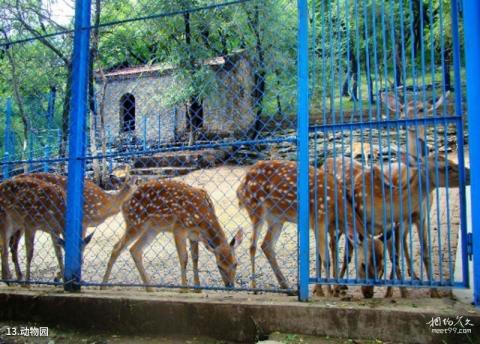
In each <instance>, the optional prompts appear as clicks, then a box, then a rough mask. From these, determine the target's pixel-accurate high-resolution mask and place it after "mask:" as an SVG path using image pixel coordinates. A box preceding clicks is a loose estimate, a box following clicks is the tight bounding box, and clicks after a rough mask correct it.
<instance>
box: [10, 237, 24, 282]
mask: <svg viewBox="0 0 480 344" xmlns="http://www.w3.org/2000/svg"><path fill="white" fill-rule="evenodd" d="M22 234H23V233H22V231H21V230H18V231H16V232H15V233H14V234H13V235H12V237H11V238H10V252H11V253H12V261H13V264H14V265H15V273H16V275H17V280H19V281H21V280H22V279H23V274H22V270H21V269H20V263H19V260H18V245H19V243H20V238H21V237H22Z"/></svg>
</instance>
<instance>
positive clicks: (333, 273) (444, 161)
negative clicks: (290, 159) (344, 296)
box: [299, 1, 471, 297]
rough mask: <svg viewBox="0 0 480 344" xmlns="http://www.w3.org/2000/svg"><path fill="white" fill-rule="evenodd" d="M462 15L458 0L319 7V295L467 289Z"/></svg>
mask: <svg viewBox="0 0 480 344" xmlns="http://www.w3.org/2000/svg"><path fill="white" fill-rule="evenodd" d="M459 13H461V15H460V17H462V16H463V12H462V8H461V6H459V3H458V2H457V1H448V2H445V1H439V2H432V1H430V2H422V1H420V2H417V1H400V2H390V1H336V2H335V1H334V2H325V1H313V2H312V4H311V7H310V15H309V19H310V21H309V24H310V25H309V27H310V36H309V37H310V42H311V46H310V50H309V52H310V60H309V61H310V69H309V72H310V83H309V88H310V111H309V112H310V121H309V122H310V123H311V125H310V127H309V139H310V144H309V146H303V148H304V150H305V155H304V156H303V159H304V160H303V161H305V162H306V161H308V155H307V151H308V150H309V152H310V162H311V163H312V164H313V166H314V170H313V171H312V170H311V171H310V187H311V188H312V179H313V180H314V182H313V186H314V187H313V190H312V189H310V195H309V197H308V194H307V193H305V195H304V197H306V198H305V200H304V202H303V203H305V204H306V203H307V200H308V199H309V198H310V214H311V216H310V221H311V222H310V225H311V226H312V229H313V232H314V236H312V235H310V247H311V249H310V255H309V257H307V256H306V255H305V256H303V258H304V259H308V258H310V267H309V274H308V276H309V278H308V281H309V283H311V284H318V285H317V286H315V289H314V292H317V293H319V294H323V291H322V290H321V285H323V284H325V285H330V284H332V285H334V288H333V291H332V292H333V293H334V294H339V293H342V292H344V289H345V288H344V287H343V286H344V285H361V286H362V288H361V291H362V294H363V295H364V296H365V297H371V296H373V287H374V286H379V287H382V286H384V287H387V290H386V295H390V296H391V295H393V294H392V292H393V290H392V288H391V287H394V286H395V287H400V292H401V295H402V296H405V295H407V290H406V289H405V287H429V288H431V289H430V293H431V294H432V296H438V295H439V294H441V291H440V292H439V290H437V288H441V287H469V282H468V281H469V276H468V255H469V252H470V253H471V246H470V245H471V242H470V235H469V234H467V231H466V217H465V216H466V213H465V211H466V210H465V197H466V196H465V185H470V170H469V169H468V168H465V157H464V146H465V137H467V136H466V135H467V134H466V130H465V129H464V115H463V114H464V95H465V88H466V84H465V81H464V80H463V76H462V74H463V73H462V71H463V70H464V66H463V64H462V50H463V49H462V48H463V43H462V39H463V37H462V35H461V34H460V33H461V32H463V23H462V22H460V23H459V20H458V18H459ZM435 32H437V34H435ZM299 135H300V132H299ZM304 137H306V135H304ZM299 157H300V154H299ZM307 214H308V213H307V211H306V212H305V213H304V216H308V215H307ZM352 214H355V215H352ZM306 227H307V226H305V228H306ZM304 237H305V238H304V240H306V241H308V239H309V234H307V233H306V232H304ZM457 249H458V250H461V254H460V255H459V256H457V255H456V251H457ZM456 257H461V258H460V259H458V258H457V259H456ZM458 260H460V261H458ZM305 270H307V268H305ZM455 271H457V273H455ZM459 271H460V273H458V272H459ZM455 276H457V277H455ZM458 276H460V277H458ZM303 278H306V277H305V275H303ZM306 293H307V290H306V289H305V291H304V294H303V297H306V295H307V294H306Z"/></svg>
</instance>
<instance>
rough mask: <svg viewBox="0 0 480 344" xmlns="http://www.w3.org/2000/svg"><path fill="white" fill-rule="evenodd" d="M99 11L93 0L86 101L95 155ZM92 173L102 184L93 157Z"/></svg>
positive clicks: (97, 0)
mask: <svg viewBox="0 0 480 344" xmlns="http://www.w3.org/2000/svg"><path fill="white" fill-rule="evenodd" d="M100 11H101V5H100V0H95V16H94V26H93V28H92V40H91V45H90V52H89V54H90V61H89V69H88V103H89V107H90V149H91V154H92V155H94V156H95V155H97V136H96V130H97V127H98V126H97V120H96V119H98V112H97V107H96V104H95V73H94V66H95V60H96V59H97V56H98V41H99V37H98V36H99V30H98V25H99V24H100ZM100 137H101V138H103V139H105V136H104V135H100ZM101 144H102V145H103V142H101ZM102 164H106V161H105V159H102ZM92 165H93V175H94V180H95V182H96V183H97V184H99V185H102V186H104V176H103V173H101V168H100V167H101V166H100V162H99V161H98V159H93V161H92Z"/></svg>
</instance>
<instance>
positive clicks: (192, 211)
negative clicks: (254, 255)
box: [102, 179, 243, 291]
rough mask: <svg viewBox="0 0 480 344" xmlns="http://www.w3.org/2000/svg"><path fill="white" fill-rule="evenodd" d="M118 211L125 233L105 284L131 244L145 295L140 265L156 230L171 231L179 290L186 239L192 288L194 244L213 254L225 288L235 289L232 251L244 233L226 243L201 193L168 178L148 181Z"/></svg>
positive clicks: (184, 274) (196, 280)
mask: <svg viewBox="0 0 480 344" xmlns="http://www.w3.org/2000/svg"><path fill="white" fill-rule="evenodd" d="M122 212H123V216H124V218H125V223H126V229H125V233H124V234H123V236H122V237H121V238H120V240H119V241H118V242H117V243H116V244H115V246H114V248H113V251H112V254H111V256H110V259H109V261H108V264H107V269H106V272H105V275H104V277H103V283H104V284H106V283H107V282H108V279H109V277H110V274H111V271H112V268H113V265H114V264H115V262H116V260H117V258H118V256H119V255H120V253H121V252H122V251H123V250H124V249H125V248H126V247H127V246H128V245H129V244H131V243H133V242H134V241H135V243H134V244H133V246H131V248H130V253H131V255H132V258H133V260H134V262H135V265H136V267H137V270H138V272H139V273H140V277H141V278H142V281H143V283H144V284H145V285H146V286H147V287H146V289H147V291H152V288H151V287H149V285H150V284H151V283H150V278H149V277H148V275H147V272H146V271H145V268H144V266H143V251H144V249H145V248H146V247H147V246H148V245H149V244H150V243H151V242H152V241H153V240H154V239H155V237H156V236H157V235H158V234H159V233H160V232H170V233H172V234H173V237H174V240H175V245H176V248H177V253H178V258H179V260H180V268H181V279H182V281H181V283H182V286H183V287H186V286H187V272H186V267H187V260H188V254H187V248H186V240H187V239H189V241H190V250H191V255H192V261H193V275H194V285H195V287H197V288H198V287H199V286H200V277H199V273H198V254H199V252H198V248H199V247H198V243H199V242H202V243H203V244H204V245H205V247H206V248H207V249H208V250H209V251H210V252H212V253H213V254H214V255H215V258H216V262H217V266H218V270H219V272H220V276H221V278H222V280H223V282H224V284H225V286H226V287H227V288H230V287H233V286H234V283H235V275H236V270H237V259H236V257H235V248H236V247H238V245H240V243H241V241H242V238H243V232H242V230H239V231H238V232H237V233H236V235H235V236H234V238H233V239H232V240H231V242H230V243H228V241H227V237H226V236H225V233H224V231H223V229H222V227H221V225H220V223H219V221H218V218H217V215H216V214H215V208H214V206H213V203H212V200H211V199H210V197H209V195H208V194H207V192H206V191H205V190H203V189H200V188H195V187H192V186H190V185H188V184H185V183H182V182H178V181H173V180H166V179H165V180H159V181H156V180H155V181H150V182H147V183H145V184H143V185H140V186H139V187H138V189H137V190H136V191H135V192H134V193H133V195H132V196H131V197H130V198H129V199H128V200H127V201H126V202H125V203H124V204H123V206H122ZM102 288H104V287H102Z"/></svg>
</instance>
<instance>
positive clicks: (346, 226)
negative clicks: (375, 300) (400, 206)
mask: <svg viewBox="0 0 480 344" xmlns="http://www.w3.org/2000/svg"><path fill="white" fill-rule="evenodd" d="M308 183H309V190H310V227H311V228H312V229H314V228H315V224H318V228H319V230H318V239H317V253H318V255H319V259H320V262H323V265H324V268H325V270H326V271H327V275H328V274H329V264H328V257H329V253H328V248H327V247H326V233H325V232H326V230H327V226H328V231H329V233H330V237H331V238H332V235H333V236H334V235H335V230H336V221H338V224H339V227H338V229H339V231H341V232H342V233H346V235H347V238H348V240H349V241H350V242H351V243H352V244H353V243H355V244H357V243H358V244H360V246H361V247H363V245H368V246H367V247H368V248H370V247H372V246H371V245H370V238H369V237H367V238H364V237H363V236H362V232H363V231H362V230H361V229H362V228H363V226H362V222H361V220H360V218H359V217H358V216H357V214H356V213H355V211H354V210H353V209H352V208H351V204H350V202H346V203H345V207H344V204H343V203H344V202H343V200H344V196H345V195H344V194H343V191H342V190H341V189H337V190H336V195H335V184H336V181H335V177H334V176H333V175H332V174H329V173H324V171H323V170H317V171H315V169H314V168H313V167H310V170H309V182H308ZM237 198H238V201H239V206H240V208H245V209H246V210H247V212H248V216H249V217H250V220H251V222H252V225H253V233H252V237H251V245H250V260H251V267H252V284H251V287H252V288H256V279H255V254H256V250H257V242H258V239H259V234H260V233H259V232H260V229H261V227H262V225H263V223H264V222H266V223H267V234H266V235H265V237H264V239H263V243H262V246H261V247H262V250H263V252H264V253H265V256H266V257H267V259H268V262H269V263H270V266H271V267H272V269H273V272H274V273H275V276H276V278H277V281H278V283H279V284H280V287H281V288H283V289H288V284H287V281H286V279H285V277H284V275H283V274H282V272H281V270H280V267H279V266H278V263H277V259H276V255H275V244H276V242H277V240H278V238H279V237H280V234H281V231H282V227H283V224H284V223H285V222H292V223H296V222H297V165H296V163H295V162H290V161H275V160H272V161H260V162H257V163H256V164H255V165H253V166H252V167H251V168H250V169H249V170H248V171H247V173H246V175H245V177H244V178H243V180H242V181H241V183H240V186H239V187H238V189H237ZM316 201H317V202H316ZM315 205H316V206H317V207H316V208H315ZM315 222H317V223H315ZM354 226H356V227H354ZM354 228H356V231H355V230H354ZM335 244H336V243H335V241H334V240H330V250H332V265H333V266H334V271H333V276H334V278H335V277H336V267H337V263H336V255H335V254H333V252H335V249H336V248H335ZM379 244H380V245H381V242H379ZM375 247H376V246H375ZM364 252H367V257H364ZM358 253H359V258H360V259H359V260H360V261H361V264H363V267H365V264H364V263H365V262H368V264H369V265H370V266H374V265H375V266H377V267H378V269H377V271H372V270H368V271H366V270H365V269H362V268H361V269H360V274H361V276H362V278H365V277H366V275H367V274H368V277H369V278H375V273H377V276H378V275H381V274H382V273H383V248H381V249H380V250H379V252H378V254H374V253H373V252H372V251H371V250H369V249H368V250H365V251H364V250H363V249H360V248H359V249H358ZM374 259H376V261H375V262H374ZM375 263H376V264H375ZM327 289H328V291H329V293H330V294H331V293H332V290H331V288H330V286H327ZM314 293H315V294H317V295H320V296H323V295H324V294H323V290H322V287H321V286H320V285H316V286H315V290H314ZM362 293H363V295H364V296H365V297H372V296H373V287H370V286H365V287H362Z"/></svg>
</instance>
